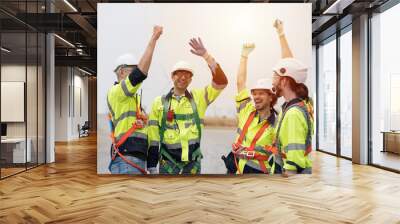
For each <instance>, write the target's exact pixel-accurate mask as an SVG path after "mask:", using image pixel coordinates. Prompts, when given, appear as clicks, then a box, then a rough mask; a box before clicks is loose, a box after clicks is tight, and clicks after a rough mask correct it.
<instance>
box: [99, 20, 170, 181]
mask: <svg viewBox="0 0 400 224" xmlns="http://www.w3.org/2000/svg"><path fill="white" fill-rule="evenodd" d="M162 31H163V28H162V27H161V26H154V27H153V35H152V36H151V39H150V41H149V43H148V45H147V48H146V50H145V52H144V54H143V56H142V58H141V59H140V61H137V59H136V58H135V57H134V55H132V54H124V55H122V56H120V57H119V58H118V59H117V60H116V63H115V67H114V72H115V73H116V75H117V79H118V82H116V83H115V84H114V85H113V86H112V87H111V89H110V90H109V91H108V94H107V104H108V108H109V111H110V126H111V132H112V140H113V144H112V148H111V162H110V165H109V170H110V172H111V173H112V174H140V173H142V174H146V170H145V163H146V159H147V151H148V138H147V128H146V120H147V117H146V115H145V113H144V111H143V110H142V108H141V105H140V101H141V100H140V96H139V95H138V94H137V93H136V92H137V90H138V89H139V88H140V86H141V83H142V82H143V81H144V80H145V79H146V78H147V73H148V71H149V67H150V64H151V60H152V57H153V52H154V49H155V46H156V43H157V40H158V39H159V37H160V35H161V34H162Z"/></svg>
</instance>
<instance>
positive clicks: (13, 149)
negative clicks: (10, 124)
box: [1, 138, 32, 163]
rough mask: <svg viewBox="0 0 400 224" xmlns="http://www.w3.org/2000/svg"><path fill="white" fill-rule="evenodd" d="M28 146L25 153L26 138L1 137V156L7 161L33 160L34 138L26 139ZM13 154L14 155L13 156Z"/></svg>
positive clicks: (22, 161) (23, 161)
mask: <svg viewBox="0 0 400 224" xmlns="http://www.w3.org/2000/svg"><path fill="white" fill-rule="evenodd" d="M26 142H27V143H28V144H27V147H26V153H25V138H6V139H1V157H2V159H5V160H6V163H26V162H31V160H32V153H31V145H32V140H31V139H30V138H27V139H26ZM11 154H12V156H11Z"/></svg>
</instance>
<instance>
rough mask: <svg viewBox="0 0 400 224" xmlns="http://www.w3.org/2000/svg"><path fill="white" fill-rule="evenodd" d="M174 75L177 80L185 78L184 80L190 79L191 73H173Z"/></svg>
mask: <svg viewBox="0 0 400 224" xmlns="http://www.w3.org/2000/svg"><path fill="white" fill-rule="evenodd" d="M174 75H176V76H177V77H178V78H185V79H190V78H192V76H193V75H192V73H190V72H179V71H178V72H175V73H174Z"/></svg>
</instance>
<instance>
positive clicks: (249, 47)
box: [242, 43, 256, 58]
mask: <svg viewBox="0 0 400 224" xmlns="http://www.w3.org/2000/svg"><path fill="white" fill-rule="evenodd" d="M255 47H256V45H255V44H254V43H245V44H243V47H242V56H243V57H246V58H247V57H248V56H249V54H250V53H251V52H252V51H253V50H254V48H255Z"/></svg>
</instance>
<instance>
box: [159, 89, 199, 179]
mask: <svg viewBox="0 0 400 224" xmlns="http://www.w3.org/2000/svg"><path fill="white" fill-rule="evenodd" d="M172 94H173V89H171V90H170V91H169V93H168V94H167V95H166V96H165V97H163V98H162V104H163V113H162V118H161V127H160V129H159V135H160V144H162V143H163V140H164V132H165V130H166V126H167V123H166V121H167V113H168V111H169V106H170V103H171V99H172ZM185 96H186V97H187V98H188V99H189V101H190V104H191V106H192V110H193V114H189V115H180V116H181V117H179V120H183V119H184V118H189V119H194V122H195V124H196V127H197V130H198V132H199V139H201V121H200V116H199V113H198V110H197V105H196V102H195V101H194V99H193V95H192V94H191V93H190V92H189V91H187V90H186V92H185ZM174 119H177V117H176V116H174ZM160 154H161V155H162V156H164V157H165V158H166V159H168V160H169V161H171V162H172V163H173V164H174V166H176V167H178V168H179V169H180V170H181V171H182V170H183V165H182V164H181V163H179V162H177V161H176V160H175V159H173V158H172V156H171V155H170V154H169V153H168V151H167V150H166V149H165V148H164V147H160ZM201 158H203V156H202V154H201V150H200V148H197V149H196V150H195V151H194V152H193V153H192V159H193V160H200V159H201ZM160 159H161V157H160Z"/></svg>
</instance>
